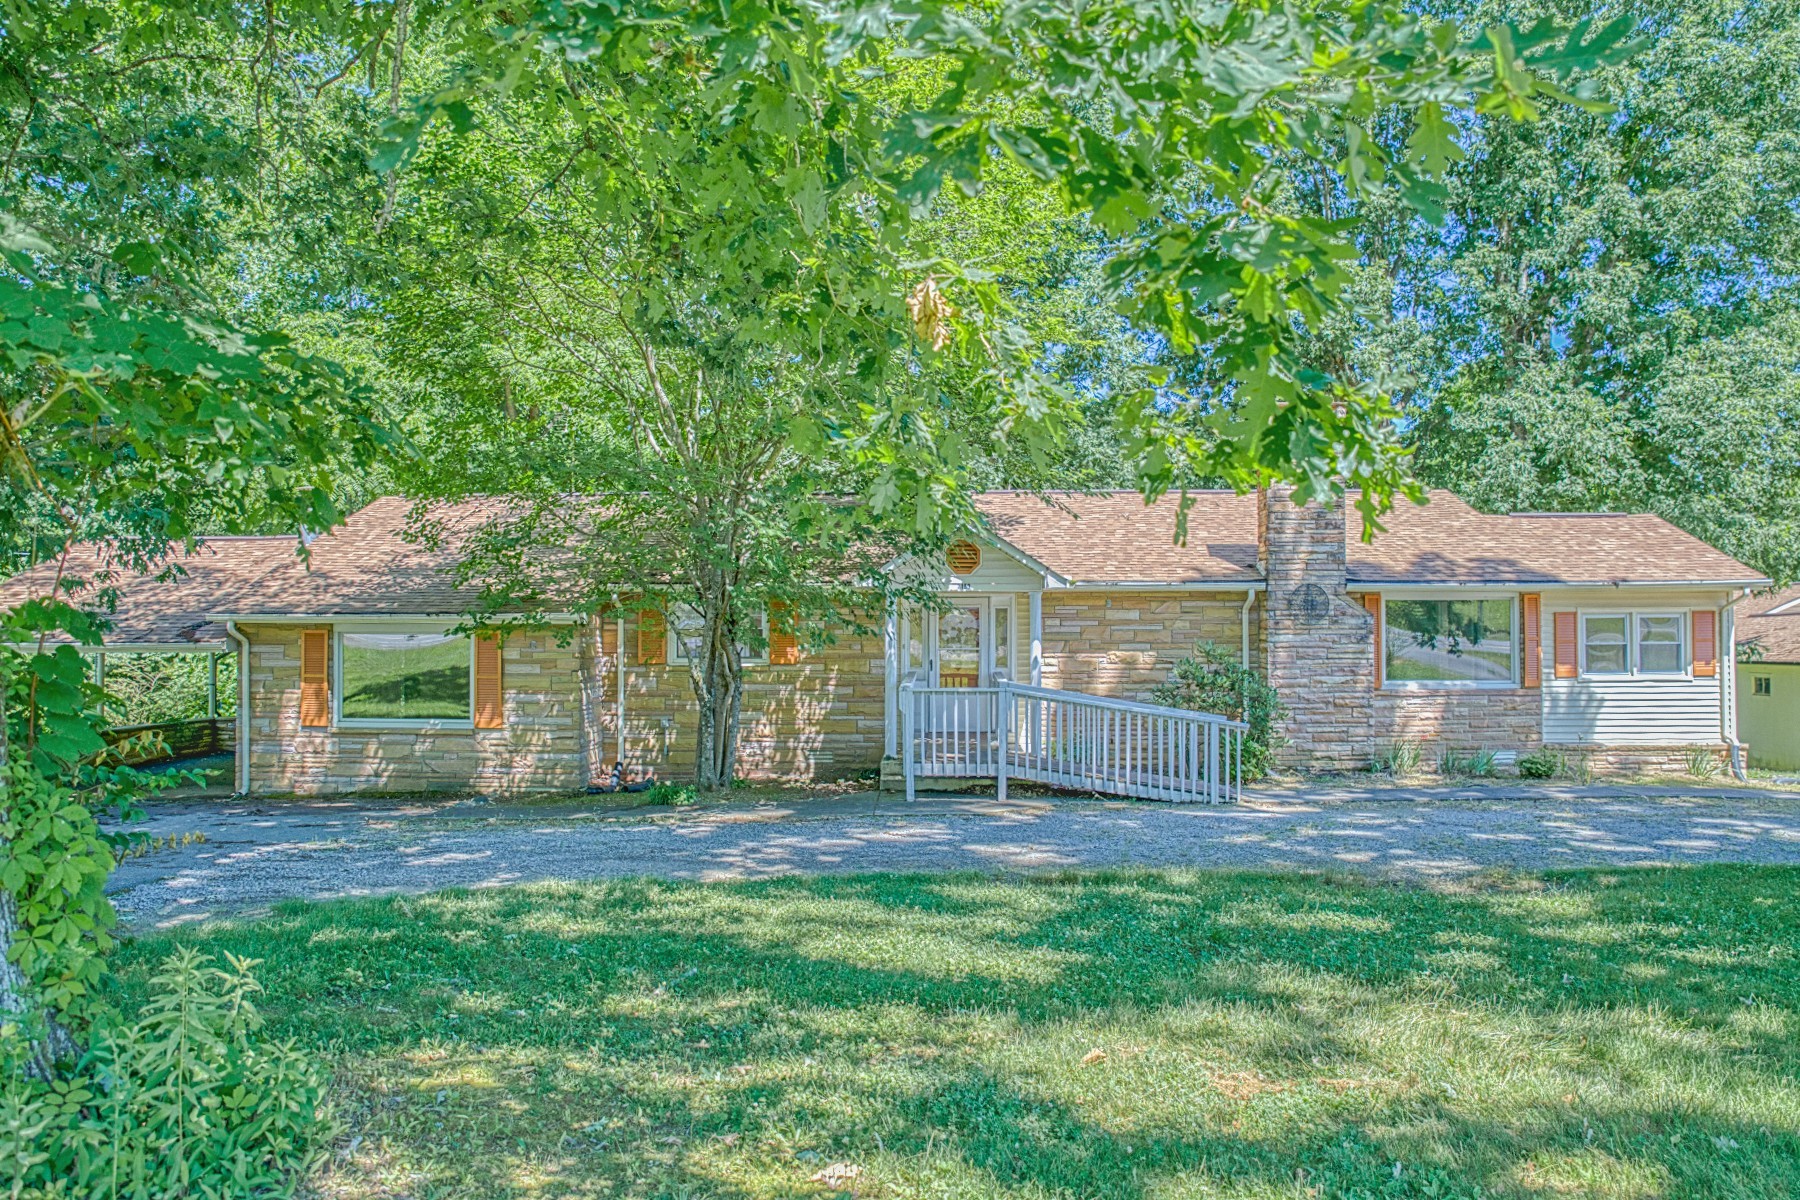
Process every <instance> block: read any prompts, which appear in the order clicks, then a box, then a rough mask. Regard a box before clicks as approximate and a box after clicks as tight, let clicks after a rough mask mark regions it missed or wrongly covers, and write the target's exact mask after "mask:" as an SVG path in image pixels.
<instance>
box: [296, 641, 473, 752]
mask: <svg viewBox="0 0 1800 1200" xmlns="http://www.w3.org/2000/svg"><path fill="white" fill-rule="evenodd" d="M453 632H454V629H453V627H450V626H444V625H385V624H384V625H355V624H351V625H336V626H333V627H332V630H331V723H332V724H333V725H334V726H338V727H341V728H344V729H474V728H475V635H474V634H472V633H463V634H461V635H459V636H461V637H462V638H463V639H464V640H465V641H467V642H468V644H469V715H468V716H467V717H423V718H420V717H346V716H345V715H344V635H345V634H346V633H430V634H439V635H443V634H450V633H453Z"/></svg>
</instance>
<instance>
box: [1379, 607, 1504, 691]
mask: <svg viewBox="0 0 1800 1200" xmlns="http://www.w3.org/2000/svg"><path fill="white" fill-rule="evenodd" d="M1382 612H1383V617H1384V624H1383V630H1382V635H1383V636H1382V655H1383V662H1382V668H1383V670H1382V678H1383V680H1384V681H1385V682H1386V684H1387V685H1388V686H1392V687H1407V688H1434V687H1448V688H1457V687H1511V686H1513V681H1514V680H1515V679H1516V678H1517V677H1518V638H1517V631H1518V623H1517V621H1516V620H1515V619H1514V610H1513V600H1512V597H1510V596H1508V597H1495V598H1492V599H1461V598H1459V599H1454V600H1436V599H1402V598H1399V597H1384V598H1383V602H1382Z"/></svg>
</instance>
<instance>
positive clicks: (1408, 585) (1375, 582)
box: [1344, 579, 1800, 603]
mask: <svg viewBox="0 0 1800 1200" xmlns="http://www.w3.org/2000/svg"><path fill="white" fill-rule="evenodd" d="M1768 583H1769V580H1766V579H1621V580H1615V581H1614V582H1611V583H1565V582H1563V581H1562V580H1558V579H1531V580H1495V581H1493V582H1491V583H1452V582H1433V581H1430V580H1397V579H1352V580H1350V581H1349V582H1347V583H1346V584H1345V585H1344V586H1345V587H1346V588H1353V589H1355V590H1357V591H1370V592H1374V591H1384V592H1385V591H1400V590H1402V589H1404V590H1406V591H1413V592H1436V591H1444V590H1460V591H1486V592H1547V591H1554V592H1561V591H1574V590H1577V589H1581V590H1589V589H1591V590H1594V591H1599V590H1601V589H1609V590H1617V589H1619V588H1662V589H1663V590H1665V591H1668V590H1672V589H1687V590H1690V591H1693V590H1699V589H1706V588H1714V589H1716V588H1743V587H1758V586H1767V584H1768ZM1796 603H1800V601H1797V602H1796Z"/></svg>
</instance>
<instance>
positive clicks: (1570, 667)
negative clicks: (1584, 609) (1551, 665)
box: [1550, 612, 1581, 679]
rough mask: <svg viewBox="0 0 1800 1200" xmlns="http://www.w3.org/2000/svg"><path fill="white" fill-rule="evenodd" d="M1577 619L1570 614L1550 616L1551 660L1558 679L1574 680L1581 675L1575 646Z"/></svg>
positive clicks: (1573, 614)
mask: <svg viewBox="0 0 1800 1200" xmlns="http://www.w3.org/2000/svg"><path fill="white" fill-rule="evenodd" d="M1577 624H1578V617H1577V615H1576V614H1575V613H1572V612H1559V613H1552V614H1551V615H1550V636H1551V641H1552V646H1551V650H1552V655H1551V657H1552V659H1553V660H1554V662H1555V671H1556V677H1557V678H1558V679H1574V678H1575V677H1576V676H1577V675H1580V674H1581V649H1580V647H1579V646H1578V645H1577V644H1576V632H1575V631H1576V627H1577Z"/></svg>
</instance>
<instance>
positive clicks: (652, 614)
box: [637, 608, 669, 666]
mask: <svg viewBox="0 0 1800 1200" xmlns="http://www.w3.org/2000/svg"><path fill="white" fill-rule="evenodd" d="M637 643H638V645H637V651H638V662H640V663H643V664H644V665H645V666H657V665H659V664H661V663H666V662H668V661H669V628H668V626H667V624H665V623H664V621H663V615H662V614H661V613H659V612H657V611H656V610H655V609H654V608H646V609H642V610H640V611H639V612H638V628H637Z"/></svg>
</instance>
